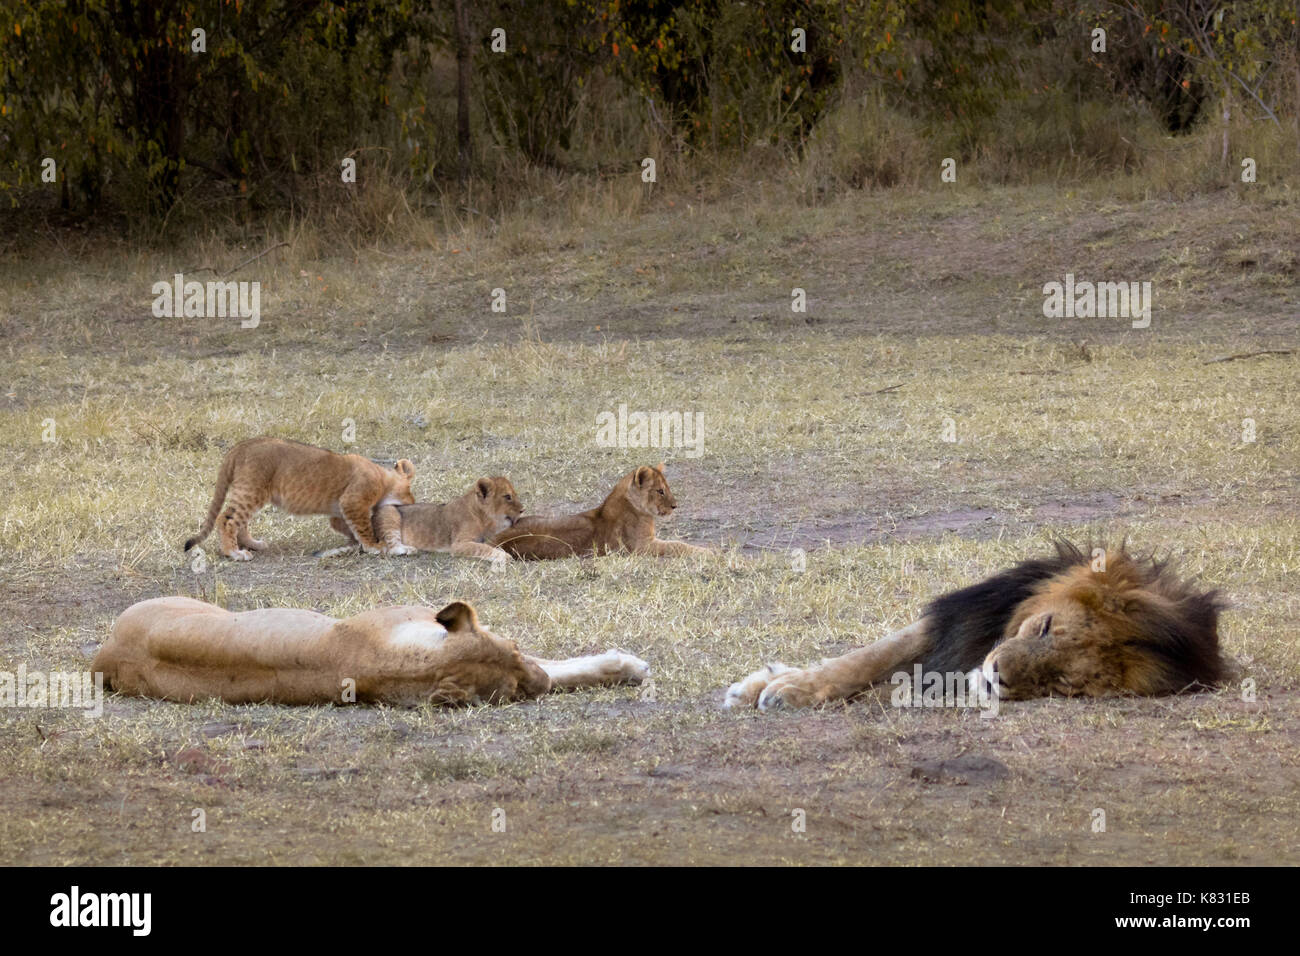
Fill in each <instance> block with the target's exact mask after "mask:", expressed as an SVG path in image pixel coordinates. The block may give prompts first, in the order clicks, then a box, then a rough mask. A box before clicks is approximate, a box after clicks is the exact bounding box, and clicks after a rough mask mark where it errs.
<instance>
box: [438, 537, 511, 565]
mask: <svg viewBox="0 0 1300 956" xmlns="http://www.w3.org/2000/svg"><path fill="white" fill-rule="evenodd" d="M451 553H452V554H454V555H455V556H456V557H458V558H481V559H482V560H484V561H509V560H510V555H509V554H508V553H506V552H505V551H502V550H501V549H500V548H494V547H492V545H490V544H484V543H483V542H482V541H457V542H456V543H455V544H453V545H452V546H451Z"/></svg>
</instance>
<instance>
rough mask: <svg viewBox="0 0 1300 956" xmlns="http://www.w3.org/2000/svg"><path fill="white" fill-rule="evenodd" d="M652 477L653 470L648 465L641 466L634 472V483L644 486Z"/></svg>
mask: <svg viewBox="0 0 1300 956" xmlns="http://www.w3.org/2000/svg"><path fill="white" fill-rule="evenodd" d="M653 477H654V469H653V468H651V467H650V466H649V465H642V466H641V467H640V468H638V469H637V470H636V483H637V484H638V485H644V484H645V483H646V482H647V481H649V480H650V479H651V478H653Z"/></svg>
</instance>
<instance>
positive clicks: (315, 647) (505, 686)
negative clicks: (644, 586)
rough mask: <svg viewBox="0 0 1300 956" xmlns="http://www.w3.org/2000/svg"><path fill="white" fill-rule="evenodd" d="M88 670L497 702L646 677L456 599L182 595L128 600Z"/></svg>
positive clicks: (156, 687) (240, 693) (238, 696)
mask: <svg viewBox="0 0 1300 956" xmlns="http://www.w3.org/2000/svg"><path fill="white" fill-rule="evenodd" d="M90 666H91V670H92V671H95V672H100V673H103V675H104V682H105V683H106V684H107V685H108V686H109V687H111V688H112V689H113V690H115V691H117V692H119V693H122V694H130V695H133V696H137V697H159V698H163V699H166V700H175V701H180V702H182V703H189V702H192V701H195V700H201V699H205V698H211V697H217V698H220V699H221V700H224V701H226V702H227V703H231V704H245V703H259V702H272V703H280V704H328V703H386V704H398V705H408V704H418V703H420V702H422V701H426V700H428V701H433V702H434V703H438V704H468V703H475V702H479V701H489V702H497V701H508V700H521V699H525V698H531V697H537V696H540V695H541V694H545V693H547V692H549V691H555V690H567V689H571V688H577V687H595V686H598V685H602V684H623V683H631V684H637V683H640V682H641V681H642V680H644V679H645V678H646V677H647V676H649V673H650V670H649V667H648V665H647V664H646V663H645V661H643V660H640V659H639V658H636V657H633V656H632V655H631V654H624V653H621V652H619V651H613V650H611V651H606V652H605V653H604V654H594V655H591V656H588V657H575V658H569V659H568V660H560V661H552V660H545V659H543V658H540V657H532V656H530V655H527V654H524V653H523V652H521V651H520V650H519V648H518V646H517V645H516V644H515V642H514V641H509V640H506V639H504V638H501V637H497V636H496V635H495V634H493V633H492V632H491V631H489V630H487V628H485V627H483V626H482V625H480V624H479V621H478V615H477V614H476V613H475V611H474V608H473V607H471V606H470V605H468V604H465V603H463V602H461V601H453V602H452V603H451V604H448V605H447V606H446V607H444V608H443V609H442V610H441V611H437V612H435V611H434V610H433V609H432V608H427V607H382V608H376V609H375V610H373V611H366V612H364V613H362V614H355V615H353V616H352V617H349V618H344V619H343V620H338V619H336V618H332V617H327V616H326V615H324V614H318V613H316V612H315V611H306V610H300V609H298V608H262V609H259V610H253V611H240V612H238V613H234V612H231V611H227V610H225V609H224V608H219V607H217V606H216V605H213V604H206V603H204V602H203V601H196V600H194V599H193V598H187V597H162V598H154V599H152V600H149V601H141V602H139V603H138V604H133V605H131V606H130V607H129V608H127V609H126V610H125V611H123V612H122V614H121V616H120V617H118V619H117V621H116V622H115V623H114V624H113V630H112V632H111V633H110V634H109V637H108V640H107V641H105V642H104V645H103V646H102V647H101V648H100V649H99V652H98V653H97V654H96V655H95V659H94V661H93V662H92V663H91V665H90Z"/></svg>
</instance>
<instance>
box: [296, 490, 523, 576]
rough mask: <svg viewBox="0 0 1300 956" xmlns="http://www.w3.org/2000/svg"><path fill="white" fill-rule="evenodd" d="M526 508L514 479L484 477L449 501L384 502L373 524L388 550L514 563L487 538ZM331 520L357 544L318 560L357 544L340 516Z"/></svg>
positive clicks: (336, 550) (346, 549) (350, 547)
mask: <svg viewBox="0 0 1300 956" xmlns="http://www.w3.org/2000/svg"><path fill="white" fill-rule="evenodd" d="M523 511H524V506H523V505H522V504H520V502H519V494H518V493H517V492H516V491H515V486H514V485H512V484H511V483H510V479H509V478H504V477H502V476H501V475H497V476H496V477H495V478H480V479H479V480H478V481H476V482H474V485H473V487H471V488H470V489H469V491H467V492H465V494H463V495H461V496H460V497H459V498H454V499H452V500H451V501H448V502H447V503H446V504H442V505H440V504H434V503H432V502H427V501H421V502H417V503H415V504H411V505H390V504H381V505H379V506H378V507H377V508H375V513H374V515H373V517H372V522H373V524H374V529H375V537H377V538H378V539H379V540H380V541H382V542H383V543H384V547H385V549H386V551H387V553H388V554H414V553H415V552H416V551H443V552H446V553H448V554H454V555H457V556H458V557H462V558H482V559H483V560H484V561H509V560H510V555H508V554H506V553H505V552H504V551H502V550H501V549H500V548H494V547H492V546H491V545H489V544H484V543H483V542H484V540H485V539H487V538H490V537H492V536H493V535H495V534H496V533H497V532H498V531H504V530H506V529H507V528H509V527H510V526H511V525H513V524H514V523H515V519H517V518H518V517H519V516H520V515H521V514H523ZM330 524H331V526H333V528H334V530H335V531H338V532H339V533H341V534H343V535H346V536H347V537H348V538H349V539H351V541H352V543H351V544H350V545H344V546H343V547H341V548H332V549H330V550H329V551H318V552H316V557H318V558H328V557H332V556H334V555H336V554H344V553H347V552H350V551H352V550H353V549H354V548H355V547H356V546H357V541H356V538H355V537H353V536H352V534H351V533H350V531H349V529H348V526H347V524H346V523H344V522H343V521H341V520H339V519H338V518H335V519H333V520H332V521H331V522H330Z"/></svg>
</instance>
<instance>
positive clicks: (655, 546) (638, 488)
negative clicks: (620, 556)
mask: <svg viewBox="0 0 1300 956" xmlns="http://www.w3.org/2000/svg"><path fill="white" fill-rule="evenodd" d="M663 468H664V466H663V463H662V462H660V463H659V465H657V466H656V467H653V468H652V467H650V466H649V465H642V466H641V467H640V468H637V469H635V470H634V471H632V472H629V473H628V474H626V475H624V476H623V477H622V478H621V479H620V480H619V482H618V484H616V485H615V486H614V490H613V491H611V492H610V493H609V497H607V498H606V499H605V500H604V501H603V502H602V503H601V504H600V506H599V507H597V508H592V509H591V510H590V511H583V512H581V513H580V514H576V515H566V516H564V517H555V518H552V517H541V516H538V515H525V516H524V517H523V518H520V519H519V520H518V521H516V522H515V524H514V527H512V528H510V529H508V530H506V531H503V532H501V533H500V534H498V535H497V536H496V537H495V538H493V539H492V541H491V542H490V543H491V544H492V545H494V546H496V547H498V548H501V549H503V550H505V551H507V552H509V553H510V554H511V555H513V556H514V557H516V558H528V559H544V558H569V557H575V556H585V555H590V554H608V553H609V552H611V551H631V552H633V553H634V554H653V555H658V556H660V557H668V556H678V555H687V554H711V553H712V552H711V551H710V550H709V549H708V548H701V547H698V546H696V545H693V544H687V543H686V542H685V541H663V540H661V539H659V538H656V537H655V518H656V517H666V516H667V515H670V514H672V512H673V509H674V508H676V507H677V499H676V498H674V497H673V493H672V490H671V489H670V488H669V487H668V479H667V478H665V477H664V471H663Z"/></svg>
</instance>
